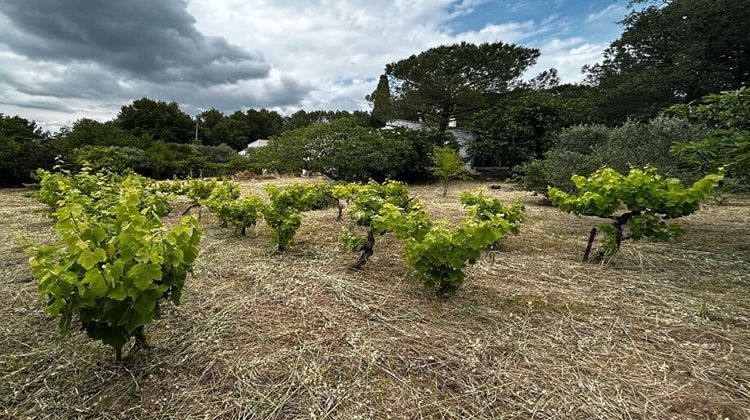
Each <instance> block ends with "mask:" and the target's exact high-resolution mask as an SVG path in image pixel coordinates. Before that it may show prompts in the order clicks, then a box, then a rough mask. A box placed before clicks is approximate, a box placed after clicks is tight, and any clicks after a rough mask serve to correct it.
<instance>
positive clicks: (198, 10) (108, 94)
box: [0, 0, 617, 125]
mask: <svg viewBox="0 0 750 420" xmlns="http://www.w3.org/2000/svg"><path fill="white" fill-rule="evenodd" d="M0 1H2V0H0ZM485 1H487V0H460V1H455V0H388V1H385V0H384V1H372V0H317V1H308V0H289V1H283V2H280V1H273V0H188V3H187V12H188V13H189V14H190V15H192V16H193V17H194V18H195V28H196V30H197V31H198V32H199V33H200V34H201V36H203V35H205V36H206V37H221V38H222V39H226V40H227V42H229V43H231V45H233V46H237V47H238V48H241V49H242V51H252V52H253V54H254V56H253V57H254V59H257V60H259V61H260V62H262V63H267V64H268V66H269V67H270V71H269V73H268V75H267V76H266V77H258V78H249V79H246V80H239V81H233V82H232V83H214V84H209V85H207V86H200V87H196V85H195V84H190V83H180V82H174V83H167V84H165V83H160V82H158V81H154V80H139V79H137V78H135V77H133V76H132V75H129V74H123V73H115V72H111V71H107V70H106V69H104V68H103V66H102V65H98V64H97V63H91V62H79V61H76V62H71V63H64V64H61V63H54V62H50V61H39V60H32V59H28V58H26V57H23V56H21V55H17V54H14V53H11V52H9V51H7V50H6V51H3V50H2V49H1V48H2V40H0V60H2V63H3V67H2V68H0V97H2V98H3V99H4V100H3V101H0V111H1V112H6V113H11V112H15V111H16V110H20V111H19V112H18V113H19V114H21V115H25V116H29V117H31V118H36V119H40V120H43V121H46V122H47V123H49V124H51V125H54V124H58V125H59V124H60V122H61V121H63V122H65V121H71V120H73V119H76V118H79V117H81V116H89V117H92V116H93V117H99V118H111V117H112V116H114V114H115V113H116V111H117V110H118V109H119V107H120V106H121V105H122V104H124V103H125V102H127V101H129V100H130V99H133V98H136V97H140V96H150V97H155V98H160V99H165V100H177V101H178V102H180V103H181V104H182V105H185V106H186V108H187V109H188V110H190V111H193V112H194V111H196V110H197V109H198V108H208V107H219V108H223V109H226V110H230V109H240V108H247V107H261V106H265V107H273V108H275V109H278V110H280V111H285V112H292V111H294V110H296V109H298V108H300V107H303V108H306V109H315V108H325V109H357V108H360V109H363V108H366V107H367V104H366V102H365V101H364V96H365V95H366V94H368V93H370V92H371V91H372V90H373V89H374V87H375V85H376V83H377V77H378V76H379V75H380V74H381V73H382V72H383V68H384V66H385V64H387V63H389V62H392V61H397V60H399V59H402V58H405V57H408V56H409V55H411V54H415V53H418V52H420V51H423V50H425V49H428V48H431V47H434V46H438V45H441V44H446V43H454V42H459V41H469V42H477V43H478V42H493V41H503V42H512V43H518V44H520V45H524V46H529V47H535V48H539V49H540V50H541V58H540V60H539V63H538V64H537V65H536V66H534V68H533V69H532V70H531V71H530V72H529V75H530V76H533V75H534V74H535V73H537V72H538V71H541V70H544V69H547V68H549V67H556V68H557V69H558V71H559V74H560V76H561V78H562V80H563V81H564V82H575V81H580V80H581V79H582V77H583V76H582V74H581V73H580V68H581V66H582V65H584V64H587V63H593V62H595V61H598V60H600V59H601V53H602V50H603V49H604V48H605V47H606V43H604V42H592V41H591V40H589V39H586V38H583V37H576V36H566V33H567V32H568V30H569V28H570V26H571V22H570V21H569V20H568V19H566V18H561V17H559V16H556V15H550V16H547V17H546V18H544V19H537V20H524V21H497V22H494V23H490V24H487V25H485V26H484V27H480V28H477V29H475V30H467V31H463V32H459V33H455V32H452V31H451V30H450V29H449V27H451V24H452V23H453V22H454V20H455V19H456V18H460V17H461V16H465V15H467V14H470V13H471V12H472V11H473V10H474V9H475V8H476V7H477V6H478V5H480V4H481V3H484V2H485ZM521 3H522V2H517V3H514V5H517V4H521ZM616 12H617V11H616V10H614V9H612V8H611V7H608V8H606V9H603V10H601V11H600V12H597V13H595V14H592V15H590V16H589V18H587V20H588V19H602V18H603V17H606V16H609V15H613V14H614V13H616ZM0 17H2V14H0ZM0 23H2V21H1V20H0ZM238 71H239V70H238ZM74 92H75V94H74ZM290 98H296V99H294V101H292V102H290ZM35 101H36V102H35ZM11 103H13V104H12V105H11ZM47 105H49V106H47ZM56 106H57V107H58V108H59V109H57V110H54V108H55V107H56Z"/></svg>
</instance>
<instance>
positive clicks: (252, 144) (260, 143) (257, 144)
mask: <svg viewBox="0 0 750 420" xmlns="http://www.w3.org/2000/svg"><path fill="white" fill-rule="evenodd" d="M267 144H268V140H267V139H258V140H255V141H253V142H250V144H248V145H247V147H245V149H244V150H241V151H240V153H239V154H240V156H247V154H248V152H249V151H251V150H255V149H257V148H259V147H263V146H265V145H267Z"/></svg>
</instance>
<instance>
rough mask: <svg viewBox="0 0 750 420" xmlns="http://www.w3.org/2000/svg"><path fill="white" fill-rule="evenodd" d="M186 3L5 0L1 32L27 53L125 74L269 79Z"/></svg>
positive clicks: (253, 57)
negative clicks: (201, 26)
mask: <svg viewBox="0 0 750 420" xmlns="http://www.w3.org/2000/svg"><path fill="white" fill-rule="evenodd" d="M186 7H187V3H186V2H185V1H183V0H168V1H165V0H160V1H152V0H128V1H106V0H105V1H93V2H92V1H89V0H66V1H65V2H60V1H58V0H24V1H23V2H18V1H13V0H4V1H2V3H0V10H1V11H2V13H3V15H5V17H6V18H7V19H8V21H7V22H6V24H5V25H3V26H2V28H3V29H0V37H1V38H2V39H3V40H4V41H3V42H4V43H5V44H6V45H8V46H9V47H10V48H11V49H12V50H13V51H15V52H17V53H18V54H21V55H23V56H26V57H29V58H32V59H39V60H48V61H54V62H62V63H67V62H69V61H71V60H76V61H85V62H95V63H97V64H99V65H101V66H104V67H107V68H108V69H109V70H112V71H113V72H115V73H117V74H121V75H123V76H128V77H132V78H138V79H143V80H149V81H153V82H165V81H180V82H192V83H196V84H199V85H203V86H210V85H213V84H217V83H233V82H237V81H239V80H247V79H255V78H263V77H265V76H267V75H268V72H269V71H270V65H269V64H268V63H265V62H263V59H262V56H261V55H260V54H259V53H256V52H251V51H248V50H246V49H243V48H240V47H237V46H235V45H232V44H230V43H229V42H228V41H227V40H226V39H224V38H221V37H208V36H205V35H203V34H202V33H200V32H199V31H198V30H197V29H196V28H195V19H194V18H193V16H192V15H190V14H189V13H188V12H187V9H186Z"/></svg>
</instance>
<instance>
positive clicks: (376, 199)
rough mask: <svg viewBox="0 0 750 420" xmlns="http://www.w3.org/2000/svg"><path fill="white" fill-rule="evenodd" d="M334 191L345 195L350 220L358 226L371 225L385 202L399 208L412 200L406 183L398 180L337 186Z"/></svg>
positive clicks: (408, 204)
mask: <svg viewBox="0 0 750 420" xmlns="http://www.w3.org/2000/svg"><path fill="white" fill-rule="evenodd" d="M344 188H346V190H345V189H344ZM336 191H337V194H338V197H341V198H344V197H346V199H347V201H348V202H349V217H350V218H351V220H352V221H353V222H354V223H356V224H357V225H358V226H363V227H367V228H370V227H372V220H373V217H375V216H377V215H378V214H379V213H380V210H381V209H382V208H383V206H384V205H385V204H386V203H388V204H392V205H394V206H396V207H398V208H400V209H407V208H408V207H409V206H410V203H411V201H412V200H411V199H410V198H409V190H408V189H407V188H406V184H404V183H402V182H398V181H390V180H389V181H386V182H384V183H382V184H379V183H377V182H375V181H370V182H368V183H367V184H363V185H358V184H350V185H349V186H347V187H341V186H339V187H338V188H337V190H336ZM343 191H346V192H343ZM378 233H383V232H382V231H381V232H378Z"/></svg>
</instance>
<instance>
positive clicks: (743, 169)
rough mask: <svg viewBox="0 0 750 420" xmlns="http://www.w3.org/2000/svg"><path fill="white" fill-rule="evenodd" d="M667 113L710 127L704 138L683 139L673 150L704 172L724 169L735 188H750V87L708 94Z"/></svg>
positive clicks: (670, 109) (677, 106) (673, 108)
mask: <svg viewBox="0 0 750 420" xmlns="http://www.w3.org/2000/svg"><path fill="white" fill-rule="evenodd" d="M666 112H667V113H669V114H673V115H676V116H679V117H682V118H687V119H689V120H690V121H693V122H696V123H698V124H702V125H705V126H707V127H709V128H710V129H711V131H710V132H709V133H707V134H706V137H705V138H702V139H688V138H686V139H681V140H684V141H682V142H678V143H676V144H675V145H674V146H673V147H672V151H673V152H675V153H676V154H677V155H678V156H679V157H680V158H682V159H683V160H685V161H687V162H688V163H689V164H691V165H692V166H694V167H695V168H697V170H699V171H701V172H715V171H717V170H719V169H723V170H724V171H725V172H726V176H727V181H729V182H730V183H732V184H733V185H732V187H733V188H734V189H737V190H745V191H746V190H749V189H750V89H747V88H744V87H743V88H741V89H739V90H734V91H727V92H721V93H718V94H712V95H707V96H705V97H703V98H702V99H700V100H699V101H695V102H692V103H690V104H687V105H675V106H673V107H671V108H669V109H668V110H667V111H666Z"/></svg>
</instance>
